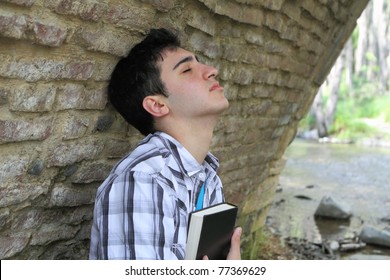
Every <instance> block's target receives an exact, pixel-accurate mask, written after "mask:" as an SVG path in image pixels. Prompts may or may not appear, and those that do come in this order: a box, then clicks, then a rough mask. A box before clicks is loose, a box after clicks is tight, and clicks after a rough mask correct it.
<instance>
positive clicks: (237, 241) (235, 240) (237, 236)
mask: <svg viewBox="0 0 390 280" xmlns="http://www.w3.org/2000/svg"><path fill="white" fill-rule="evenodd" d="M241 234H242V228H241V227H238V228H236V229H235V230H234V232H233V236H232V239H231V244H230V251H229V254H228V256H227V259H228V260H240V259H241Z"/></svg>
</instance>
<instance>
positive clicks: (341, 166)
mask: <svg viewBox="0 0 390 280" xmlns="http://www.w3.org/2000/svg"><path fill="white" fill-rule="evenodd" d="M286 157H287V163H286V167H285V170H284V171H283V172H282V174H281V177H280V185H279V187H278V190H277V192H276V194H275V197H274V203H273V205H272V207H271V209H270V211H269V213H268V217H267V222H266V229H265V232H266V233H267V232H268V233H267V234H265V237H264V238H263V239H264V240H270V241H271V242H270V243H271V245H267V246H268V247H267V246H265V248H264V249H263V250H262V252H259V255H260V257H261V258H262V259H373V258H374V259H390V249H389V248H387V249H386V248H380V247H372V246H365V247H362V248H360V247H359V246H361V244H359V242H358V240H357V239H358V238H357V237H358V236H359V233H360V232H361V231H362V228H363V227H364V226H366V225H373V226H375V227H378V228H381V229H385V228H390V221H389V219H388V218H387V217H390V212H389V211H390V210H389V209H390V189H389V187H390V185H389V184H388V183H389V181H390V174H389V173H388V170H389V169H390V150H389V149H386V148H378V147H376V148H374V147H370V148H369V147H362V146H357V145H333V144H324V143H322V144H320V143H318V142H317V143H314V142H307V141H302V140H295V141H294V142H293V143H292V144H291V146H290V147H289V148H288V150H287V151H286ZM327 195H331V196H332V197H334V198H337V199H338V200H340V201H341V202H342V203H343V204H346V205H348V206H350V208H351V210H352V212H353V216H352V217H351V219H350V220H348V221H346V222H337V221H335V220H318V219H315V218H314V213H315V212H316V209H317V207H318V205H319V203H320V201H321V199H322V198H323V197H324V196H327ZM327 241H336V242H334V244H336V243H337V242H338V243H339V244H342V245H343V246H344V242H347V243H345V246H344V247H345V248H347V247H348V248H350V249H351V251H350V252H343V253H340V252H338V251H337V250H336V251H334V252H331V251H330V250H329V248H328V247H329V244H328V243H327ZM268 251H269V252H268ZM266 252H268V253H266Z"/></svg>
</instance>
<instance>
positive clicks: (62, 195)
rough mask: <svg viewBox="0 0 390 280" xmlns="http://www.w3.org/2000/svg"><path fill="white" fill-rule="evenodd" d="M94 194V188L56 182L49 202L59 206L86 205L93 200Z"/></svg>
mask: <svg viewBox="0 0 390 280" xmlns="http://www.w3.org/2000/svg"><path fill="white" fill-rule="evenodd" d="M95 196H96V190H95V189H91V188H84V187H68V186H66V185H64V184H56V185H55V186H54V188H53V190H52V192H51V198H50V204H51V205H52V206H59V207H74V206H81V205H88V204H92V203H93V202H94V200H95Z"/></svg>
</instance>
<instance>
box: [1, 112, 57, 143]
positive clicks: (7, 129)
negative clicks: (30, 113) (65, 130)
mask: <svg viewBox="0 0 390 280" xmlns="http://www.w3.org/2000/svg"><path fill="white" fill-rule="evenodd" d="M51 132H52V117H38V118H34V119H31V120H17V119H12V120H0V144H1V143H9V142H21V141H29V140H45V139H46V138H48V137H49V136H50V134H51Z"/></svg>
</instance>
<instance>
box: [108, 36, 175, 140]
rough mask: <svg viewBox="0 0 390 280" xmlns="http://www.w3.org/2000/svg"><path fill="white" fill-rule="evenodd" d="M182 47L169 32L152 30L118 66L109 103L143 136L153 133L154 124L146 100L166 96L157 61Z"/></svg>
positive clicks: (113, 76) (109, 92)
mask: <svg viewBox="0 0 390 280" xmlns="http://www.w3.org/2000/svg"><path fill="white" fill-rule="evenodd" d="M178 47H180V41H179V39H178V36H177V35H176V34H175V33H173V32H172V31H169V30H167V29H164V28H161V29H151V30H150V31H149V33H148V35H147V36H146V37H145V38H144V39H143V40H142V41H141V42H140V43H138V44H136V45H135V46H134V47H133V48H132V49H131V50H130V52H129V54H128V55H127V56H126V57H124V58H122V59H121V60H120V61H119V62H118V64H117V65H116V66H115V69H114V71H113V72H112V75H111V80H110V82H109V85H108V97H109V101H110V103H111V104H112V105H113V106H114V107H115V109H116V110H117V111H118V112H119V113H120V114H121V115H122V117H123V118H124V119H125V120H126V121H127V122H128V123H130V124H131V125H133V126H134V127H135V128H136V129H138V130H139V131H140V132H141V133H142V134H143V135H147V134H149V133H153V132H154V131H155V128H154V120H153V117H152V115H150V114H149V113H148V112H147V111H146V110H145V109H144V108H143V106H142V102H143V100H144V98H145V97H146V96H149V95H156V94H163V95H167V93H166V89H165V86H164V83H163V82H162V80H161V77H160V68H159V66H158V60H162V52H163V51H165V50H167V49H176V48H178Z"/></svg>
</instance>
